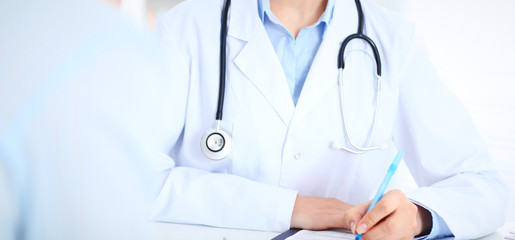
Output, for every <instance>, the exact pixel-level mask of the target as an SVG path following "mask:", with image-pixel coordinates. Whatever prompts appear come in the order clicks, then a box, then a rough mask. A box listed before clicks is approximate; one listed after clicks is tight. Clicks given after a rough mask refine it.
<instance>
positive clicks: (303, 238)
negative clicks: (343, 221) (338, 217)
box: [286, 228, 356, 240]
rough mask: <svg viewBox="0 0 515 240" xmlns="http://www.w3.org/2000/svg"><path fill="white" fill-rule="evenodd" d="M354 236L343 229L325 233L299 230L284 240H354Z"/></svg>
mask: <svg viewBox="0 0 515 240" xmlns="http://www.w3.org/2000/svg"><path fill="white" fill-rule="evenodd" d="M355 238H356V236H355V235H354V234H352V232H351V231H349V230H347V229H343V228H338V229H330V230H325V231H310V230H301V231H299V232H297V233H296V234H295V235H293V236H291V237H289V238H286V240H336V239H338V240H342V239H344V240H345V239H348V240H354V239H355Z"/></svg>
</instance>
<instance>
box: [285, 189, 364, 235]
mask: <svg viewBox="0 0 515 240" xmlns="http://www.w3.org/2000/svg"><path fill="white" fill-rule="evenodd" d="M352 207H354V205H350V204H347V203H344V202H342V201H340V200H338V199H336V198H323V197H308V196H300V195H299V196H297V199H296V200H295V206H294V207H293V214H292V217H291V224H290V227H291V228H301V229H310V230H324V229H329V228H346V229H350V227H349V225H347V224H346V222H345V221H344V220H345V219H344V214H345V212H346V211H347V210H348V209H350V208H352Z"/></svg>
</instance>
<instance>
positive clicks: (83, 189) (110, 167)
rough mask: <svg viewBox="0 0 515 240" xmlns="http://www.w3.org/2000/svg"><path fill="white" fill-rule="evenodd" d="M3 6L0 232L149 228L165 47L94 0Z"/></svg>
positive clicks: (68, 234)
mask: <svg viewBox="0 0 515 240" xmlns="http://www.w3.org/2000/svg"><path fill="white" fill-rule="evenodd" d="M0 15H1V16H2V24H0V32H2V38H0V52H1V54H0V86H1V87H0V116H1V117H0V239H51V240H56V239H150V238H151V237H150V234H151V232H150V228H149V226H148V222H147V220H146V217H147V215H146V212H147V203H148V200H150V199H151V198H152V197H153V196H154V192H153V190H154V189H155V184H154V176H155V175H154V174H153V172H152V169H153V167H152V166H151V165H150V164H149V162H148V161H146V159H148V155H149V154H150V153H151V152H160V149H161V147H162V146H160V145H158V144H154V143H155V141H160V139H161V138H162V134H161V132H162V131H163V129H166V127H160V126H161V125H165V124H166V123H167V122H168V121H170V118H171V117H172V114H171V113H170V112H169V111H167V109H162V108H163V107H162V104H160V103H162V102H169V99H168V98H169V96H167V93H166V91H165V89H167V88H169V87H170V86H169V84H168V83H167V79H168V76H169V74H168V72H167V71H166V69H168V68H166V67H165V66H167V65H168V62H167V61H166V59H164V58H163V56H162V55H161V54H162V53H163V52H162V49H157V47H156V44H155V43H153V42H152V41H149V40H148V39H145V38H144V37H142V36H140V35H139V33H138V32H137V31H136V30H135V29H134V28H133V27H132V26H131V24H130V23H129V22H127V21H125V20H122V18H121V17H119V14H118V11H117V10H116V9H115V8H113V7H112V6H108V5H106V4H105V3H101V2H97V1H90V0H79V1H65V0H51V1H36V0H28V1H2V2H0ZM6 22H9V23H10V24H4V23H6ZM172 70H173V69H172ZM160 89H162V90H160ZM147 122H152V123H153V124H152V125H149V124H143V123H147ZM157 129H159V130H160V131H157Z"/></svg>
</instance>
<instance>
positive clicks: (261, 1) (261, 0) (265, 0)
mask: <svg viewBox="0 0 515 240" xmlns="http://www.w3.org/2000/svg"><path fill="white" fill-rule="evenodd" d="M257 1H258V11H259V18H261V21H262V22H263V23H264V22H265V14H266V15H267V16H268V17H269V18H270V19H273V18H275V15H273V13H272V10H271V9H270V0H257ZM334 1H335V0H327V6H326V7H325V11H324V13H322V16H320V19H318V22H317V23H315V24H314V25H317V24H318V23H320V22H323V23H325V24H326V25H327V24H329V22H330V21H331V20H332V19H333V10H334ZM272 16H274V17H272Z"/></svg>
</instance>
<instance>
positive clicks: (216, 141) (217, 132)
mask: <svg viewBox="0 0 515 240" xmlns="http://www.w3.org/2000/svg"><path fill="white" fill-rule="evenodd" d="M355 3H356V8H357V11H358V18H359V23H358V31H357V32H356V33H354V34H351V35H349V36H348V37H346V38H345V39H344V40H343V42H342V44H341V47H340V51H339V53H338V88H339V94H340V97H339V100H340V112H341V115H342V124H343V126H344V131H345V133H344V135H345V136H347V141H348V142H349V144H350V146H349V147H344V146H342V145H341V144H339V143H336V142H334V141H333V142H332V143H331V147H333V148H335V149H341V150H345V151H347V152H350V153H354V154H361V153H365V152H367V151H371V150H377V149H385V148H386V145H385V144H383V145H381V146H372V142H373V139H374V136H375V132H376V126H377V118H378V115H379V102H380V101H379V100H380V93H381V58H380V56H379V51H378V50H377V47H376V44H375V43H374V41H372V39H370V38H369V37H368V36H367V35H365V34H364V33H363V22H364V16H363V10H362V8H361V2H360V0H355ZM230 6H231V0H225V3H224V6H223V9H222V19H221V23H222V24H221V28H220V84H219V88H218V105H217V112H216V124H215V128H212V129H209V130H207V131H206V133H205V134H204V135H203V137H202V140H201V142H200V148H201V150H202V153H204V155H205V156H206V157H208V158H210V159H212V160H221V159H224V158H225V157H227V156H228V155H229V153H230V152H231V148H232V140H231V136H230V135H229V134H228V133H227V132H225V131H224V130H222V129H221V128H220V123H221V121H222V114H223V106H224V94H225V72H226V51H227V16H228V13H229V8H230ZM354 39H361V40H364V41H365V42H367V43H368V45H369V46H370V47H371V48H372V51H373V53H374V58H375V61H376V69H377V75H376V81H377V82H376V84H377V87H376V104H375V105H376V106H375V112H374V120H373V123H372V132H371V134H370V135H371V136H370V138H369V140H368V143H367V144H366V145H365V146H358V145H357V144H355V143H354V141H352V138H351V136H350V135H349V131H348V128H347V120H346V117H345V111H344V110H345V109H344V103H343V102H344V101H343V69H344V68H345V60H344V53H345V48H346V46H347V44H348V43H349V42H350V41H352V40H354Z"/></svg>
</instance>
